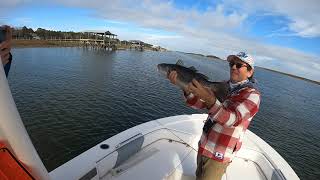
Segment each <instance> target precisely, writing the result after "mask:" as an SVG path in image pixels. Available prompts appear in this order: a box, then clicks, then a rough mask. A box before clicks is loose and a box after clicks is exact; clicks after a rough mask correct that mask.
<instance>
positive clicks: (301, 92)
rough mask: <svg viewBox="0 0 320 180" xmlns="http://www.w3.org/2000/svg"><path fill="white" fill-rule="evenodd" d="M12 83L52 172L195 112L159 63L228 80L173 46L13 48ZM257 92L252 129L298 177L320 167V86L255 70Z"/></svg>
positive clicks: (216, 67)
mask: <svg viewBox="0 0 320 180" xmlns="http://www.w3.org/2000/svg"><path fill="white" fill-rule="evenodd" d="M13 54H14V61H13V66H12V69H11V72H10V77H9V83H10V86H11V89H12V93H13V96H14V99H15V101H16V104H17V107H18V110H19V112H20V114H21V117H22V119H23V121H24V123H25V125H26V128H27V130H28V132H29V134H30V137H31V139H32V141H33V143H34V145H35V147H36V149H37V150H38V153H39V155H40V157H41V158H42V159H43V161H44V164H45V165H46V167H47V169H48V170H49V171H51V170H53V169H54V168H56V167H57V166H59V165H61V164H62V163H64V162H66V161H68V160H70V159H72V158H73V157H75V156H77V155H79V154H80V153H82V152H84V151H85V150H87V149H89V148H90V147H92V146H94V145H96V144H98V143H99V142H101V141H103V140H105V139H107V138H109V137H111V136H113V135H115V134H117V133H119V132H121V131H123V130H125V129H128V128H130V127H133V126H135V125H138V124H141V123H144V122H147V121H150V120H154V119H157V118H162V117H166V116H172V115H179V114H191V113H198V111H196V110H193V109H190V108H188V107H186V106H185V104H184V102H183V99H182V94H181V92H180V91H179V90H178V89H177V88H176V87H174V86H172V85H171V84H170V83H169V81H167V80H166V79H165V78H163V77H162V76H160V75H159V74H158V72H157V69H156V65H157V64H159V63H174V62H176V61H177V59H182V60H183V61H184V63H185V65H186V66H192V65H193V66H195V67H196V68H197V69H199V71H200V72H202V73H204V74H206V75H208V76H209V77H210V78H211V80H216V81H218V80H225V79H228V76H229V73H228V65H227V64H226V63H225V62H223V61H219V60H213V59H208V58H205V57H199V56H193V55H186V54H182V53H176V52H137V51H117V52H112V53H107V52H103V51H88V50H83V49H80V48H24V49H14V50H13ZM255 76H256V78H257V79H258V81H259V85H260V90H261V92H262V102H261V109H260V112H259V113H258V114H257V116H256V117H255V119H254V121H253V122H252V124H251V126H250V129H251V130H252V131H253V132H254V133H256V134H257V135H259V136H260V137H261V138H263V139H264V140H266V141H267V142H268V143H269V144H270V145H271V146H273V147H274V148H275V149H276V150H277V151H278V152H279V153H280V154H281V155H282V156H283V157H284V158H285V159H286V160H287V161H288V162H289V164H290V165H291V166H292V167H293V169H294V170H295V171H296V172H297V174H298V175H299V176H300V178H302V179H317V178H316V177H319V174H317V173H319V170H318V169H317V168H318V167H320V156H319V152H320V147H319V145H318V144H319V143H317V142H319V141H320V133H319V129H320V122H319V117H320V113H319V104H320V91H319V90H320V89H319V87H320V86H319V85H316V84H312V83H310V82H306V81H303V80H299V79H295V78H292V77H288V76H285V75H281V74H278V73H274V72H270V71H266V70H263V69H260V68H256V73H255Z"/></svg>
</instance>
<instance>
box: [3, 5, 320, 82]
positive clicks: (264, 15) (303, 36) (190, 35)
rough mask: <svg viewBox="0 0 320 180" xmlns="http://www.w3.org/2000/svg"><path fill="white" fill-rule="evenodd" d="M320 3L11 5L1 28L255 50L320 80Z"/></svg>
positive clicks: (265, 62) (215, 50)
mask: <svg viewBox="0 0 320 180" xmlns="http://www.w3.org/2000/svg"><path fill="white" fill-rule="evenodd" d="M319 7H320V1H318V0H308V1H302V0H300V1H299V0H281V1H280V0H260V1H255V0H244V1H241V0H218V1H209V0H202V1H193V0H171V1H165V0H162V1H159V0H140V1H138V0H131V1H129V0H117V1H105V0H90V1H78V0H69V1H64V0H56V1H54V2H52V1H46V0H43V1H40V0H28V1H25V0H11V1H7V2H2V7H0V24H9V25H12V26H14V27H22V26H27V27H31V28H33V29H34V30H36V29H37V28H38V27H41V28H46V29H52V30H62V31H86V30H100V31H106V30H110V31H111V32H113V33H115V34H117V35H118V38H119V39H120V40H129V39H140V40H143V41H145V42H148V43H151V44H156V45H161V46H163V47H165V48H168V49H170V50H178V51H186V52H195V53H203V54H206V55H207V54H213V55H217V56H219V57H221V58H223V59H225V57H226V56H227V55H228V54H233V53H237V52H239V51H247V52H249V53H251V54H252V55H253V56H254V57H255V59H256V65H258V66H262V67H266V68H271V69H274V70H279V71H283V72H286V73H291V74H295V75H298V76H302V77H306V78H309V79H312V80H316V81H320V73H319V72H320V58H319V56H320V11H319Z"/></svg>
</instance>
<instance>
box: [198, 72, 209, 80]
mask: <svg viewBox="0 0 320 180" xmlns="http://www.w3.org/2000/svg"><path fill="white" fill-rule="evenodd" d="M198 74H199V75H200V76H201V77H202V78H203V79H205V80H207V81H208V80H209V77H208V76H206V75H204V74H201V73H198Z"/></svg>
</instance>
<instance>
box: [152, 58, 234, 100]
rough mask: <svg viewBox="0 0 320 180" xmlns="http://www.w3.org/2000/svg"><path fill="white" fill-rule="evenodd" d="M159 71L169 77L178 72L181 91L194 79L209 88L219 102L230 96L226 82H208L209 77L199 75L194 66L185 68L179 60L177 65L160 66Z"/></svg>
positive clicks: (178, 83) (163, 64) (164, 64)
mask: <svg viewBox="0 0 320 180" xmlns="http://www.w3.org/2000/svg"><path fill="white" fill-rule="evenodd" d="M157 67H158V71H159V72H160V73H162V74H164V75H165V76H168V75H169V74H170V72H172V71H176V72H177V81H176V85H177V86H178V87H180V88H181V89H185V88H186V86H187V85H188V84H189V83H191V82H192V79H196V80H197V81H198V82H199V83H200V84H201V85H203V86H205V87H208V88H209V89H211V90H212V92H213V93H214V94H215V95H216V97H217V98H218V100H219V101H223V100H224V99H225V98H226V96H227V94H228V87H229V86H228V84H227V83H226V82H212V81H209V80H208V77H207V76H205V75H203V74H201V73H199V72H198V71H197V70H196V69H195V68H194V67H193V66H192V67H189V68H188V67H185V66H183V63H182V61H181V60H178V62H177V63H176V64H166V63H162V64H158V66H157Z"/></svg>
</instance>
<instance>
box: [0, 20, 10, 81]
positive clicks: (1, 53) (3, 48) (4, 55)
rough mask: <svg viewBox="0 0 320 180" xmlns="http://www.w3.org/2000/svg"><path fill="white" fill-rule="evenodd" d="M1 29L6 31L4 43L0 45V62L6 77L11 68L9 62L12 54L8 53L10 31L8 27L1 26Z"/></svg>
mask: <svg viewBox="0 0 320 180" xmlns="http://www.w3.org/2000/svg"><path fill="white" fill-rule="evenodd" d="M2 28H5V29H6V37H5V41H3V42H1V43H0V60H1V62H2V64H3V68H4V71H5V74H6V76H8V73H9V70H10V67H11V61H12V54H11V53H10V51H11V40H12V30H11V28H10V27H9V26H2Z"/></svg>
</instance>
